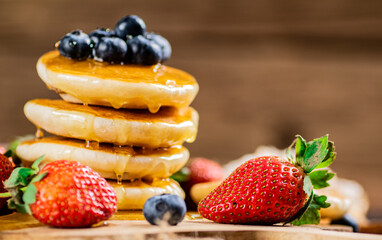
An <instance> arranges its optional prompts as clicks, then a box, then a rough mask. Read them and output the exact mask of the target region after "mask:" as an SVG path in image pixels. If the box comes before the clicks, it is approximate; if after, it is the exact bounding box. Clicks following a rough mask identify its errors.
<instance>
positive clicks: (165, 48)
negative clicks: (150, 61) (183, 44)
mask: <svg viewBox="0 0 382 240" xmlns="http://www.w3.org/2000/svg"><path fill="white" fill-rule="evenodd" d="M146 38H147V39H149V40H151V41H153V42H154V43H156V44H158V45H159V47H160V48H161V50H162V62H164V61H167V60H168V59H170V57H171V45H170V43H169V42H168V41H167V39H166V38H164V37H162V36H161V35H159V34H155V33H148V34H146Z"/></svg>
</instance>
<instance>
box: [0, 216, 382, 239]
mask: <svg viewBox="0 0 382 240" xmlns="http://www.w3.org/2000/svg"><path fill="white" fill-rule="evenodd" d="M195 216H197V215H195V214H188V215H187V217H186V220H184V221H183V222H182V223H180V224H179V225H177V226H175V227H169V226H160V227H159V226H152V225H149V223H148V222H146V221H145V220H143V216H142V214H141V213H139V212H120V213H118V214H117V215H116V216H114V217H113V218H112V219H110V220H108V221H107V222H104V223H102V224H98V225H97V226H95V227H93V228H84V229H58V228H51V227H47V226H42V225H41V224H39V223H38V222H37V221H36V220H35V219H33V218H32V217H30V216H28V215H21V214H12V215H7V216H2V217H0V221H1V222H2V224H1V226H0V229H1V232H0V237H1V239H3V240H8V239H14V240H16V239H23V240H26V239H56V240H59V239H70V240H72V239H89V240H90V239H181V237H185V236H187V237H190V238H192V239H193V238H203V237H211V238H213V239H235V240H241V239H275V240H277V239H283V240H288V239H298V238H302V239H314V240H316V239H326V240H330V239H338V240H345V239H359V240H362V239H365V240H366V239H382V236H381V235H370V234H359V233H358V234H357V233H351V232H349V231H351V228H349V227H346V226H330V225H328V226H303V227H291V226H285V227H283V226H246V225H227V224H216V223H212V222H210V221H206V220H202V219H200V218H199V217H195ZM126 219H129V220H126Z"/></svg>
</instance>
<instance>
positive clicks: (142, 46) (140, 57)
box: [126, 35, 162, 65]
mask: <svg viewBox="0 0 382 240" xmlns="http://www.w3.org/2000/svg"><path fill="white" fill-rule="evenodd" d="M126 44H127V49H128V51H127V54H126V61H127V62H129V63H134V64H141V65H154V64H157V63H159V62H161V61H162V50H161V48H160V46H159V45H158V44H156V43H154V42H153V41H150V40H148V39H147V38H144V37H143V36H140V35H139V36H136V37H134V38H132V39H128V40H127V41H126Z"/></svg>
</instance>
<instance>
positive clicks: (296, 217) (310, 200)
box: [284, 190, 314, 225]
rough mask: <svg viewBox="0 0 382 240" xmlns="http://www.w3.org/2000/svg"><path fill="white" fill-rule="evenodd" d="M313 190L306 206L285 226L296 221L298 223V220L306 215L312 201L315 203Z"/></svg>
mask: <svg viewBox="0 0 382 240" xmlns="http://www.w3.org/2000/svg"><path fill="white" fill-rule="evenodd" d="M313 196H314V194H313V190H312V191H311V192H310V194H309V198H308V201H306V203H305V205H304V206H303V207H302V208H301V209H300V210H299V211H298V212H297V213H296V214H295V215H294V216H293V217H292V218H291V219H289V221H287V222H286V223H284V225H285V224H287V223H292V224H294V222H295V221H298V219H300V218H301V217H302V216H303V215H304V213H305V212H306V211H307V210H308V208H309V206H310V205H311V203H312V201H313Z"/></svg>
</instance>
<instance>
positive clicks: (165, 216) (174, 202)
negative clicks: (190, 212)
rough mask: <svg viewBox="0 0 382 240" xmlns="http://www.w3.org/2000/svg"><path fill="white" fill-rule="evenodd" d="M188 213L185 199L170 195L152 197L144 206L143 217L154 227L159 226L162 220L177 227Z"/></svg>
mask: <svg viewBox="0 0 382 240" xmlns="http://www.w3.org/2000/svg"><path fill="white" fill-rule="evenodd" d="M186 211H187V209H186V204H185V203H184V201H183V199H182V198H180V197H179V196H177V195H170V194H162V195H158V196H154V197H151V198H149V199H148V200H147V201H146V202H145V205H144V206H143V216H144V217H145V218H146V220H147V221H148V222H149V223H151V224H152V225H159V224H160V222H161V221H162V220H165V221H167V223H168V224H170V225H176V224H178V223H180V222H181V221H182V220H183V219H184V217H185V215H186Z"/></svg>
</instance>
